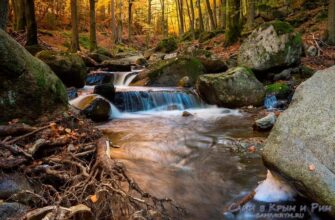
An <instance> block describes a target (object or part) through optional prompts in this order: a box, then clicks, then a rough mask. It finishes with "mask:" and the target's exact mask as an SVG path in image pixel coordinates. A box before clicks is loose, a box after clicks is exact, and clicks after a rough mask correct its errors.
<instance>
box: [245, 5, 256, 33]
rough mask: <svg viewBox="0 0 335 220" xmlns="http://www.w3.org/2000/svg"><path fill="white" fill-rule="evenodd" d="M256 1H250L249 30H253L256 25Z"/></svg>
mask: <svg viewBox="0 0 335 220" xmlns="http://www.w3.org/2000/svg"><path fill="white" fill-rule="evenodd" d="M255 1H256V0H248V15H247V24H246V26H247V29H248V30H252V29H253V27H254V25H255Z"/></svg>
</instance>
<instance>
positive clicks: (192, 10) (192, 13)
mask: <svg viewBox="0 0 335 220" xmlns="http://www.w3.org/2000/svg"><path fill="white" fill-rule="evenodd" d="M190 8H191V16H192V20H193V29H195V13H194V6H193V0H190Z"/></svg>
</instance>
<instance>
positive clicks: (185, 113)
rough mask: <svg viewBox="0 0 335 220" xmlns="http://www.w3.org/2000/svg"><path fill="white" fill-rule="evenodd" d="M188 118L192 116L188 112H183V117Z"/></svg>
mask: <svg viewBox="0 0 335 220" xmlns="http://www.w3.org/2000/svg"><path fill="white" fill-rule="evenodd" d="M189 116H193V115H192V114H191V113H190V112H188V111H184V112H183V117H189Z"/></svg>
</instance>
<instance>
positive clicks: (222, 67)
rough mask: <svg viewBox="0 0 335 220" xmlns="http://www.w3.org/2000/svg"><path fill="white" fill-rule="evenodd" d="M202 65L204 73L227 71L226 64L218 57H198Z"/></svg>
mask: <svg viewBox="0 0 335 220" xmlns="http://www.w3.org/2000/svg"><path fill="white" fill-rule="evenodd" d="M198 59H199V60H200V62H201V63H202V65H204V67H205V70H206V73H222V72H225V71H227V69H228V67H227V64H226V63H225V62H224V61H223V60H220V59H216V58H206V57H198Z"/></svg>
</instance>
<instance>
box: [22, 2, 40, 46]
mask: <svg viewBox="0 0 335 220" xmlns="http://www.w3.org/2000/svg"><path fill="white" fill-rule="evenodd" d="M25 17H26V22H27V42H26V45H27V46H31V45H37V44H38V39H37V23H36V18H35V4H34V0H25Z"/></svg>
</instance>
